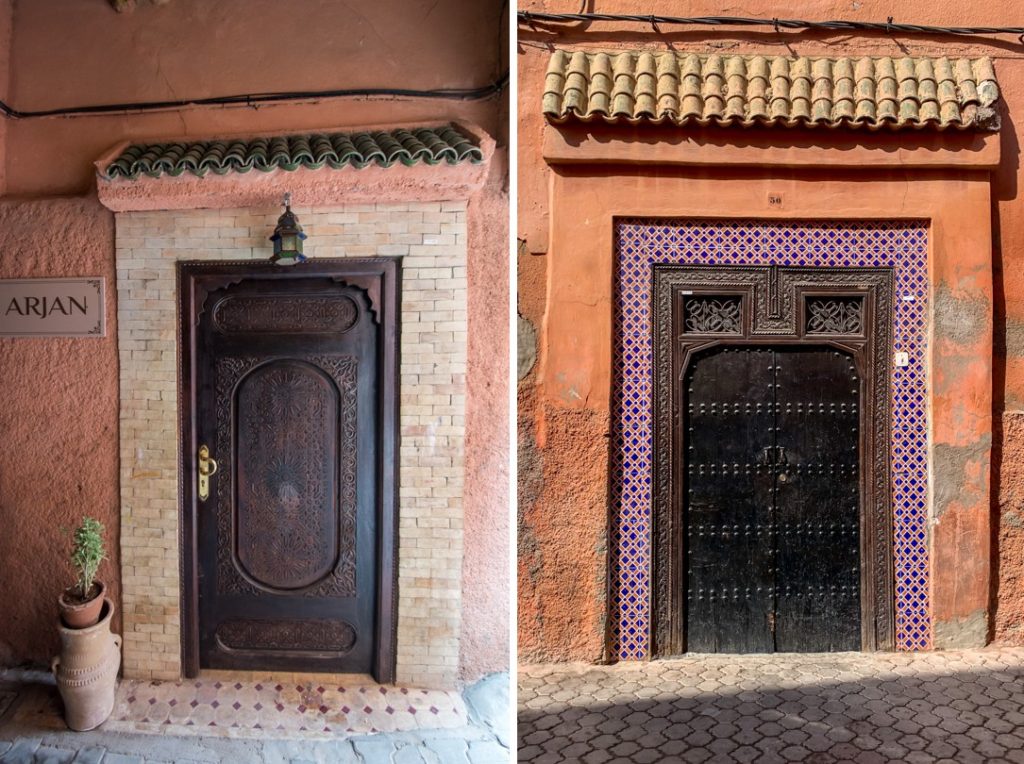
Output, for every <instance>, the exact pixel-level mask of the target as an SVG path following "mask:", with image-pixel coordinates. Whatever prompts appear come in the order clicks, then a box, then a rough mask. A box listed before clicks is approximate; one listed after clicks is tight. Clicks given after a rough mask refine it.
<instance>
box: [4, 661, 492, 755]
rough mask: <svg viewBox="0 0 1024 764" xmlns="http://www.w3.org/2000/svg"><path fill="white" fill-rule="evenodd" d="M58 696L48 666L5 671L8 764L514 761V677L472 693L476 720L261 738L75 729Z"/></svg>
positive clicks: (471, 713)
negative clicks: (511, 717)
mask: <svg viewBox="0 0 1024 764" xmlns="http://www.w3.org/2000/svg"><path fill="white" fill-rule="evenodd" d="M157 684H159V683H154V686H155V685H157ZM158 692H159V688H157V693H158ZM55 693H56V688H55V687H54V686H53V682H52V678H51V677H49V676H47V675H46V674H44V673H42V672H18V671H13V672H0V764H72V763H73V764H198V763H199V762H204V763H206V762H210V763H213V762H217V763H219V764H507V762H508V761H509V759H510V754H509V744H510V742H511V740H510V733H509V729H508V728H509V724H508V719H509V712H508V701H509V698H508V675H507V674H495V675H493V676H491V677H488V678H486V679H484V680H481V681H480V682H477V683H476V684H475V685H473V686H471V687H469V688H467V689H466V690H465V692H464V693H463V697H462V698H461V699H460V707H464V708H465V709H466V710H467V712H468V718H466V719H465V720H464V721H463V722H462V723H461V725H460V726H451V725H447V726H438V727H429V726H425V725H424V726H422V727H419V728H410V729H407V730H405V731H391V732H379V733H377V734H373V735H366V734H343V733H339V734H336V735H324V734H319V735H315V736H307V735H305V734H303V733H301V732H300V731H298V727H297V726H296V727H295V729H291V728H286V729H285V730H284V731H283V733H282V734H273V733H268V732H267V731H264V732H262V733H261V734H258V735H254V734H253V731H252V730H251V729H249V728H246V727H242V726H233V727H231V728H229V729H230V734H227V735H226V734H224V730H221V731H220V734H217V730H215V729H214V728H213V727H211V728H210V732H209V734H205V733H202V732H200V733H198V734H197V733H196V732H192V733H191V734H185V731H184V729H183V728H181V727H179V726H177V725H174V724H171V723H170V721H169V720H168V721H167V722H165V726H164V727H163V729H162V730H159V731H158V728H157V727H156V726H155V725H153V724H148V723H141V724H138V725H137V726H135V727H132V726H131V725H129V724H127V723H125V722H124V721H118V720H117V719H116V718H114V717H112V718H111V720H110V721H108V722H107V723H105V724H104V725H101V727H100V728H98V729H96V730H94V731H91V732H71V731H70V730H68V729H67V727H66V726H65V725H64V724H63V721H62V720H61V718H60V716H59V700H56V699H55ZM463 701H464V706H462V702H463ZM153 705H154V706H156V705H159V704H158V703H154V704H153ZM189 705H191V704H189ZM200 707H201V706H200V705H199V704H197V705H196V708H197V709H198V708H200ZM167 730H170V732H168V731H167Z"/></svg>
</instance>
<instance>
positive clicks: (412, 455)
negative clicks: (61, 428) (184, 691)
mask: <svg viewBox="0 0 1024 764" xmlns="http://www.w3.org/2000/svg"><path fill="white" fill-rule="evenodd" d="M294 209H295V212H296V213H297V214H298V215H299V218H300V220H301V222H302V225H303V227H304V229H305V230H306V233H308V234H309V240H308V241H307V250H306V251H307V253H308V254H310V255H311V256H312V257H314V258H315V257H373V256H396V255H400V256H402V258H403V260H402V283H401V291H402V304H401V366H400V373H401V384H400V394H401V401H400V414H401V432H400V482H401V489H400V492H399V551H398V559H399V581H398V586H399V590H398V593H399V600H398V672H397V677H398V681H399V682H401V683H408V684H414V685H419V686H424V687H450V686H453V685H455V683H456V681H457V673H458V662H459V633H460V608H461V598H462V592H461V574H462V492H463V440H464V418H463V412H464V407H465V369H466V205H465V203H464V202H424V203H408V204H406V203H394V204H391V203H389V204H380V205H359V206H354V205H349V206H344V207H330V208H322V207H318V208H315V209H308V208H301V207H296V208H294ZM279 214H280V209H263V210H256V211H253V210H245V209H235V210H230V209H229V210H225V209H218V210H170V211H157V212H120V213H118V214H117V215H116V236H117V244H116V249H117V310H118V348H119V352H120V382H121V561H122V563H121V564H122V582H123V597H124V672H125V675H126V676H128V677H132V678H144V679H176V678H178V677H179V676H180V673H181V658H180V649H181V641H180V640H181V635H180V623H181V621H180V575H179V560H178V557H179V554H178V552H179V546H178V543H179V542H178V538H179V527H178V525H179V520H178V518H179V512H178V433H177V422H178V411H177V405H178V404H177V400H178V399H177V395H178V393H177V347H176V343H177V341H176V326H177V323H176V322H177V316H176V312H177V307H176V306H177V303H176V294H175V263H176V262H177V261H179V260H263V259H267V258H269V257H270V254H271V249H270V246H269V241H268V240H267V237H268V236H269V235H270V233H271V232H272V231H273V229H274V225H275V224H276V222H277V217H278V215H279Z"/></svg>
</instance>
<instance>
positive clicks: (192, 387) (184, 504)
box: [176, 257, 401, 684]
mask: <svg viewBox="0 0 1024 764" xmlns="http://www.w3.org/2000/svg"><path fill="white" fill-rule="evenodd" d="M400 271H401V261H400V259H399V258H384V257H380V258H323V259H317V260H315V261H310V262H306V263H302V264H299V265H294V266H289V267H282V266H278V265H274V264H272V263H268V262H265V261H247V260H218V261H196V260H184V261H179V262H178V263H177V264H176V276H177V295H178V298H177V302H178V304H177V312H178V351H179V362H178V486H179V490H178V497H179V498H178V501H179V523H180V528H181V532H180V533H179V544H180V546H179V553H180V557H179V559H180V561H181V562H180V571H179V575H180V577H181V665H182V673H183V674H184V676H185V677H195V676H197V675H198V674H199V671H200V666H199V556H198V546H197V545H198V538H197V520H198V516H197V512H198V508H197V506H196V500H195V495H194V489H195V481H194V480H193V477H194V470H195V468H196V467H195V454H196V449H197V448H198V441H197V440H196V427H195V415H196V406H195V399H194V396H195V391H196V375H195V358H196V356H197V348H196V339H197V337H196V329H197V328H198V326H199V318H200V316H201V315H202V312H203V307H204V303H205V301H206V298H207V297H208V296H209V294H210V293H211V292H213V291H214V290H216V289H222V288H224V287H227V286H231V285H233V284H237V283H240V282H241V281H244V280H245V279H248V278H259V279H271V278H272V279H273V280H275V281H288V280H294V279H302V278H309V277H317V276H321V277H327V278H331V279H333V280H335V281H338V282H341V283H344V284H347V285H349V286H354V287H357V288H360V289H363V290H364V291H365V292H366V294H367V298H368V300H369V302H370V307H371V312H372V313H373V314H374V317H375V320H376V321H377V322H378V323H379V324H380V326H381V330H382V331H381V345H380V353H381V354H380V358H379V361H380V391H381V393H380V401H379V410H378V415H379V417H380V428H379V435H378V437H379V456H378V463H377V469H376V474H377V480H378V496H377V572H376V575H377V587H376V588H377V602H376V607H375V611H376V612H375V633H374V641H375V645H376V649H375V654H374V658H373V678H374V679H375V680H376V681H377V682H380V683H382V684H391V683H394V681H395V662H396V656H397V649H396V648H397V645H396V642H397V628H398V485H399V484H398V480H399V474H398V458H397V457H398V442H397V440H398V433H399V418H398V417H399V412H398V403H399V402H398V381H399V316H400V313H401V312H400V310H399V300H400V288H399V284H400V276H401V272H400Z"/></svg>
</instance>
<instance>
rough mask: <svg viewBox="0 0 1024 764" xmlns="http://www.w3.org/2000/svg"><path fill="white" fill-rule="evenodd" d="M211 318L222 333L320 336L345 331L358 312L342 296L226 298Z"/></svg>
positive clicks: (218, 304) (352, 324)
mask: <svg viewBox="0 0 1024 764" xmlns="http://www.w3.org/2000/svg"><path fill="white" fill-rule="evenodd" d="M213 318H214V322H215V323H216V325H217V328H218V329H220V330H221V331H223V332H270V331H272V332H274V333H276V334H320V333H332V332H346V331H348V330H349V329H351V328H352V327H353V326H355V323H356V321H357V320H358V318H359V309H358V308H357V306H356V304H355V302H354V301H353V300H352V299H351V298H349V297H346V296H344V295H330V296H322V297H294V296H289V295H287V294H280V295H261V296H250V297H227V298H225V299H223V300H221V301H220V302H219V303H217V307H216V308H215V309H214V312H213Z"/></svg>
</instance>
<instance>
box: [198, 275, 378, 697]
mask: <svg viewBox="0 0 1024 764" xmlns="http://www.w3.org/2000/svg"><path fill="white" fill-rule="evenodd" d="M384 265H393V264H388V263H381V262H377V263H375V264H374V263H371V264H370V265H369V267H367V265H366V263H365V262H356V263H349V264H348V265H347V266H346V265H345V264H338V265H335V266H333V268H331V267H325V266H324V265H323V264H319V263H318V264H316V266H311V267H307V266H303V265H299V266H296V267H294V268H289V269H283V268H280V267H278V268H276V269H275V268H272V267H268V266H264V265H259V266H233V267H230V266H221V267H220V269H219V270H220V271H221V272H216V273H212V274H205V275H204V274H202V273H201V269H199V268H195V270H196V271H200V272H196V273H190V274H189V275H190V276H191V277H192V278H193V281H194V289H193V293H194V294H193V296H194V305H193V306H192V308H193V310H192V313H193V321H194V325H193V326H192V327H191V332H190V333H191V335H192V336H191V343H192V347H191V350H192V358H191V363H190V372H191V378H192V382H193V387H192V400H191V401H190V403H191V408H192V410H193V416H192V418H191V422H190V424H191V430H192V432H191V435H192V438H191V439H190V440H191V442H190V443H188V448H189V451H191V453H192V455H193V459H192V462H191V464H190V465H189V467H190V469H189V470H187V471H186V474H189V475H191V480H190V483H191V487H192V491H191V496H190V499H191V507H192V509H193V511H194V526H193V527H194V538H193V539H192V541H193V544H192V549H193V551H194V555H195V559H194V560H193V561H192V562H193V566H192V567H193V569H194V573H195V576H196V580H195V594H196V602H195V603H194V604H195V607H194V615H195V617H196V623H195V624H193V625H192V626H193V629H194V633H195V636H196V637H197V642H198V664H199V667H204V668H205V667H209V668H233V669H283V670H293V671H318V670H321V671H338V672H359V673H374V674H376V675H378V676H380V675H384V676H385V678H387V674H388V666H390V665H391V664H392V663H393V654H392V655H390V656H389V655H385V654H382V651H383V652H384V653H387V652H391V653H393V640H392V639H390V637H389V635H390V632H391V629H392V627H393V624H391V623H390V621H391V617H390V612H391V608H390V606H389V604H388V603H389V602H390V601H391V600H390V596H391V589H392V584H393V582H392V581H391V574H390V568H391V567H392V566H391V561H392V559H391V553H390V549H391V547H392V546H393V540H392V539H385V538H384V536H385V535H389V534H391V532H392V528H391V525H390V523H391V521H392V519H393V513H390V514H388V513H387V512H386V507H385V504H386V497H390V496H392V495H393V485H389V486H386V487H385V486H382V478H383V476H384V474H385V469H383V466H384V463H385V460H384V458H383V457H384V453H383V450H382V449H383V448H384V447H386V445H387V444H391V443H393V425H394V419H393V417H392V418H391V419H387V418H385V416H383V414H384V412H386V411H388V410H389V406H388V405H386V404H387V403H388V402H387V401H385V398H391V399H393V396H394V386H393V384H388V382H387V380H386V376H387V372H388V371H392V372H393V358H394V338H395V337H394V318H393V315H394V313H393V307H392V306H390V305H389V306H388V308H389V309H388V310H387V311H385V312H384V313H385V314H384V315H382V307H383V306H382V303H384V302H385V301H386V299H385V297H384V295H383V294H382V286H383V282H384V281H385V280H386V279H388V278H390V279H391V281H392V282H393V279H394V269H393V268H390V267H389V268H384V267H383V266H384ZM318 269H319V270H320V271H321V272H319V273H318V272H317V270H318ZM375 271H376V272H375ZM392 285H393V284H392ZM385 291H386V290H385ZM390 404H391V406H393V400H391V401H390ZM390 410H391V411H393V408H391V409H390ZM382 489H386V490H382ZM382 521H383V522H382ZM382 553H383V555H384V557H385V558H386V560H385V559H382ZM382 562H387V563H388V567H387V568H385V566H384V565H382ZM383 589H387V590H388V591H387V592H384V591H382V590H383ZM385 595H386V596H385ZM382 611H383V612H382ZM186 655H187V651H186ZM193 663H194V661H193Z"/></svg>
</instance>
